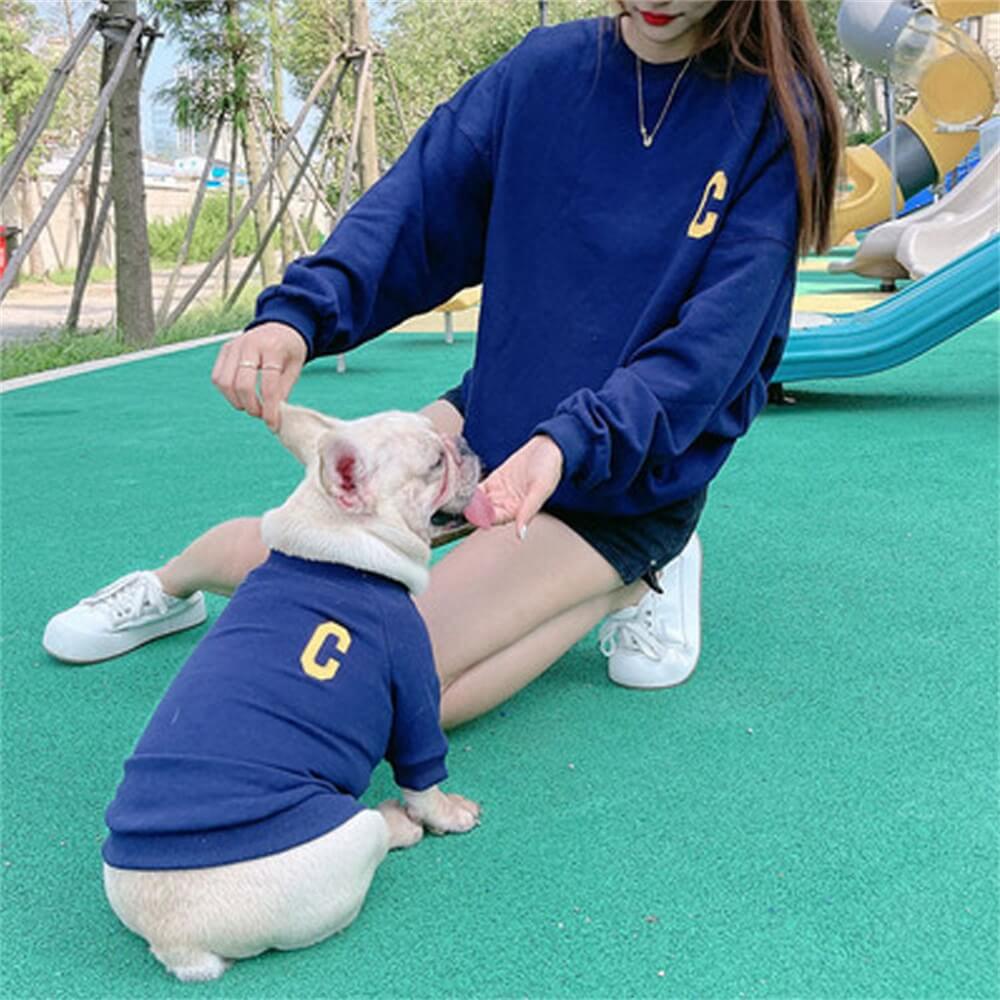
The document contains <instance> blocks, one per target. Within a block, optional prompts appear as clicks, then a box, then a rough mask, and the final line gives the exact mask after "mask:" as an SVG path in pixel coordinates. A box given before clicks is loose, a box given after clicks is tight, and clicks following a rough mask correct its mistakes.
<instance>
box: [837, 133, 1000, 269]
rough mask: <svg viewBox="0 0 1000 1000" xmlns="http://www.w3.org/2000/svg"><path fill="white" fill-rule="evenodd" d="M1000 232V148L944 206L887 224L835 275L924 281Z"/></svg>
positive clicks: (839, 263)
mask: <svg viewBox="0 0 1000 1000" xmlns="http://www.w3.org/2000/svg"><path fill="white" fill-rule="evenodd" d="M998 231H1000V146H997V147H996V148H995V149H993V150H992V151H991V152H990V153H989V154H988V155H987V156H986V157H984V158H983V159H982V160H981V161H980V162H979V164H978V165H977V166H976V167H975V168H974V169H973V170H972V171H971V172H970V173H969V175H968V176H967V177H966V178H965V179H964V180H963V181H962V182H961V183H960V184H959V185H958V186H957V187H956V188H954V189H953V190H952V191H950V192H949V193H948V194H946V195H945V196H944V197H943V198H942V199H941V200H940V201H937V202H935V203H934V204H933V205H928V206H927V207H926V208H922V209H920V210H919V211H917V212H912V213H910V214H909V215H907V216H904V217H903V218H901V219H894V220H893V221H892V222H884V223H882V225H880V226H878V227H877V228H875V229H873V230H872V231H871V232H870V233H868V235H867V236H866V237H865V239H864V242H863V243H862V244H861V247H860V248H859V249H858V251H857V253H855V255H854V256H853V257H852V258H851V259H850V260H843V261H833V262H832V263H831V264H830V270H831V271H833V272H836V273H844V272H848V271H850V272H853V273H854V274H860V275H864V276H865V277H868V278H882V279H890V278H923V277H926V276H927V275H928V274H930V273H931V271H936V270H937V269H938V268H940V267H944V265H945V264H947V263H948V262H949V261H952V260H954V259H955V258H956V257H960V256H961V255H962V254H963V253H966V252H967V251H969V250H971V249H972V248H973V247H974V246H977V245H978V244H980V243H982V242H983V241H984V240H987V239H989V237H990V236H993V235H994V234H995V233H997V232H998Z"/></svg>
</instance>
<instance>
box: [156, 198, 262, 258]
mask: <svg viewBox="0 0 1000 1000" xmlns="http://www.w3.org/2000/svg"><path fill="white" fill-rule="evenodd" d="M226 202H227V197H226V195H224V194H210V195H207V196H206V198H205V202H204V204H203V205H202V206H201V213H200V214H199V215H198V222H197V224H196V225H195V227H194V238H193V239H192V240H191V247H190V250H189V251H188V258H187V259H188V260H189V261H193V262H199V261H206V260H209V259H210V258H211V256H212V254H214V253H215V251H216V250H217V249H218V247H219V244H220V243H221V242H222V238H223V236H225V235H226V229H227V228H228V227H227V226H226ZM242 203H243V199H241V198H237V199H236V211H237V212H239V210H240V205H241V204H242ZM187 226H188V216H186V215H179V216H177V217H176V218H174V219H171V220H170V221H169V222H162V221H153V222H150V224H149V250H150V253H151V254H152V256H153V259H154V260H156V261H158V262H164V263H171V264H172V263H173V262H174V261H176V260H177V255H178V254H179V253H180V252H181V244H182V243H183V242H184V233H185V232H186V231H187ZM256 248H257V235H256V233H255V232H254V226H253V218H252V217H249V216H248V217H247V219H246V221H245V222H244V223H243V225H242V226H240V229H239V232H238V233H237V234H236V239H235V240H234V242H233V253H234V254H235V256H237V257H246V256H249V255H250V254H252V253H253V252H254V250H255V249H256Z"/></svg>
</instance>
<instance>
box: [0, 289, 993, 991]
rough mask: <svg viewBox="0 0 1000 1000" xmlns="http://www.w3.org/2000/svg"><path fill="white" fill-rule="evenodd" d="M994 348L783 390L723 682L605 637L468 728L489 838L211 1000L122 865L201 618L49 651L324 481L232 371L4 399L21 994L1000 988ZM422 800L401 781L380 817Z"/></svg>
mask: <svg viewBox="0 0 1000 1000" xmlns="http://www.w3.org/2000/svg"><path fill="white" fill-rule="evenodd" d="M841 280H842V281H843V280H847V281H850V280H854V279H841ZM803 285H804V286H809V287H804V289H803V290H808V291H812V290H816V291H818V290H820V286H823V287H827V286H828V285H829V279H827V278H825V277H824V276H819V280H818V281H817V280H816V279H814V278H813V277H812V276H806V277H805V278H804V279H803ZM997 333H998V324H997V317H996V316H994V317H992V318H991V319H989V320H987V321H984V322H982V323H979V324H978V325H977V326H975V327H973V328H971V329H969V330H967V331H965V332H964V333H962V334H960V335H958V336H957V337H954V338H952V339H951V340H950V341H948V342H947V343H945V344H943V345H942V346H941V347H939V348H937V349H936V350H934V351H933V352H931V353H930V354H928V355H925V356H924V357H922V358H919V359H917V360H915V361H913V362H911V363H910V364H908V365H905V366H903V367H901V368H897V369H895V370H893V371H890V372H886V373H883V374H880V375H873V376H868V377H864V378H858V379H853V380H829V381H822V382H812V383H803V384H800V385H797V386H793V387H790V389H791V391H792V392H793V394H794V395H795V396H796V397H797V400H798V402H797V405H795V406H792V407H782V408H769V409H768V410H767V411H766V412H765V413H764V414H763V415H762V416H761V418H760V419H759V421H758V423H757V424H756V426H755V428H754V430H753V431H752V432H751V434H750V436H749V437H748V438H747V439H746V440H745V441H744V442H742V443H741V444H740V445H739V446H738V447H737V449H736V452H735V453H734V456H733V458H732V460H731V462H730V463H729V465H728V466H727V467H726V469H725V470H724V472H723V473H722V475H721V476H720V478H719V479H718V480H717V482H716V484H715V486H714V488H713V490H712V492H711V495H710V499H709V504H708V507H707V510H706V513H705V516H704V520H703V524H702V529H701V531H702V538H703V541H704V545H705V559H706V562H705V580H704V594H703V614H704V643H703V653H702V659H701V663H700V665H699V667H698V670H697V672H696V674H695V675H694V677H693V679H692V680H691V681H690V682H689V683H688V684H686V685H684V686H682V687H680V688H678V689H675V690H672V691H664V692H634V691H628V690H624V689H619V688H616V687H614V686H612V685H611V684H609V682H608V681H607V679H606V675H605V668H604V662H603V658H602V657H601V656H600V654H599V653H598V652H597V649H596V643H595V638H594V636H593V635H591V636H589V637H587V639H585V640H584V641H582V642H580V643H579V644H578V645H577V646H576V647H575V648H574V649H573V650H572V651H571V652H570V653H569V654H567V655H566V656H565V657H564V658H563V659H562V660H561V661H560V662H559V663H558V664H557V665H556V666H555V667H554V668H553V669H552V670H551V671H549V672H548V673H547V674H546V675H545V676H544V677H543V678H542V679H541V680H539V681H538V682H537V683H536V684H534V685H533V686H532V687H530V688H529V689H528V690H526V691H525V692H523V693H522V694H521V695H519V696H518V697H516V698H515V699H513V700H512V701H511V702H509V703H508V704H507V705H505V706H504V707H503V708H501V709H498V710H496V711H494V712H493V713H492V714H490V715H488V716H487V717H485V718H483V719H481V720H478V721H476V722H474V723H471V724H469V725H466V726H464V727H462V728H460V729H458V730H456V731H454V732H453V733H452V734H451V755H450V760H449V766H450V770H451V774H452V777H451V781H450V787H451V788H452V789H454V790H456V791H461V792H462V793H464V794H466V795H469V796H472V797H474V798H477V799H479V800H480V801H481V802H482V803H483V807H484V817H483V823H482V826H481V827H480V828H479V829H478V830H476V831H474V832H473V833H471V834H469V835H467V836H464V837H454V838H445V839H428V840H425V841H424V842H423V843H422V844H420V845H418V846H417V847H416V848H415V849H413V850H410V851H405V852H400V853H396V854H393V855H391V856H390V857H389V858H388V859H387V860H386V862H385V864H384V865H383V866H382V868H381V869H380V870H379V872H378V873H377V875H376V878H375V882H374V884H373V887H372V890H371V893H370V895H369V898H368V902H367V904H366V906H365V908H364V910H363V911H362V913H361V916H360V917H359V919H358V920H357V921H356V923H355V924H354V925H353V926H352V927H350V928H349V929H348V930H347V931H346V932H345V933H344V934H342V935H340V936H338V937H336V938H333V939H330V940H328V941H326V942H324V943H323V944H321V945H318V946H316V947H314V948H310V949H307V950H305V951H301V952H294V953H271V954H268V955H266V956H263V957H261V958H259V959H256V960H253V961H247V962H241V963H238V964H237V965H236V966H235V967H234V968H233V969H232V970H231V971H230V972H229V973H228V974H227V975H226V976H225V977H224V978H223V979H222V980H221V981H219V982H218V983H214V984H207V985H201V986H184V985H182V984H180V983H177V982H175V981H173V980H172V979H171V978H169V977H168V976H167V975H166V974H165V973H164V972H163V970H162V969H161V967H160V966H159V965H158V963H156V962H155V961H154V960H153V959H152V957H151V956H150V955H149V954H148V953H147V951H146V948H145V945H144V944H143V942H142V941H140V940H139V939H138V938H136V937H133V936H132V935H131V934H130V933H129V932H127V931H126V930H125V929H124V928H123V927H121V926H120V925H119V924H118V923H117V921H116V920H115V918H114V917H113V915H112V913H111V912H110V910H109V909H108V907H107V905H106V903H105V901H104V896H103V891H102V887H101V877H100V858H99V846H100V842H101V840H102V837H103V832H104V827H103V821H102V814H103V810H104V807H105V806H106V804H107V802H108V801H109V798H110V796H111V795H112V793H113V791H114V788H115V785H116V783H117V781H118V778H119V775H120V769H121V765H122V761H123V760H124V759H125V757H126V756H127V754H128V753H129V751H130V749H131V746H132V744H133V742H134V740H135V739H136V737H137V736H138V734H139V733H140V731H141V729H142V727H143V724H144V722H145V720H146V718H147V717H148V715H149V713H150V712H151V711H152V709H153V707H154V705H155V704H156V701H157V699H158V698H159V696H160V695H161V694H162V692H163V691H164V689H165V688H166V687H167V685H168V684H169V683H170V680H171V678H172V677H173V675H174V672H175V670H176V669H177V667H178V665H179V663H180V662H181V661H182V660H183V659H184V657H185V656H186V655H187V654H188V653H189V652H190V650H191V649H192V647H193V646H194V644H195V643H196V642H197V640H198V637H199V635H201V634H203V632H204V628H201V629H196V630H194V631H193V632H189V633H185V634H183V635H180V636H174V637H171V638H169V639H167V640H164V641H162V642H159V643H154V644H152V645H150V646H147V647H144V648H143V649H141V650H139V651H137V652H136V653H134V654H133V655H131V656H128V657H125V658H123V659H120V660H117V661H112V662H109V663H106V664H103V665H97V666H91V667H83V668H72V667H66V666H62V665H60V664H58V663H56V662H54V661H52V660H50V659H49V658H48V657H47V656H46V655H45V654H44V653H43V651H42V649H41V647H40V645H39V640H40V637H41V634H42V630H43V627H44V625H45V622H46V620H47V619H48V617H49V616H50V615H51V614H52V613H54V612H55V611H57V610H59V609H61V608H63V607H66V606H67V605H68V604H70V603H72V602H74V601H75V600H77V599H79V598H80V597H82V596H84V595H85V594H88V593H90V592H92V591H93V590H94V589H96V588H97V587H99V586H101V585H103V584H105V583H107V582H108V581H110V580H111V579H113V578H114V577H116V576H118V575H120V574H122V573H124V572H126V571H128V570H130V569H134V568H139V567H149V566H153V565H156V564H158V563H159V562H161V561H162V560H164V559H165V558H166V557H167V556H168V555H170V554H172V553H174V552H175V551H176V550H177V549H178V548H180V547H181V546H182V545H183V544H185V543H186V542H188V541H189V540H190V539H191V538H192V537H194V536H195V535H196V534H197V533H199V532H200V531H202V530H203V529H205V528H207V527H209V526H211V525H212V524H214V523H216V522H218V521H220V520H222V519H225V518H228V517H233V516H236V515H242V514H256V513H259V512H261V511H262V510H264V509H266V508H267V507H269V506H272V505H274V504H276V503H278V502H280V501H281V500H282V499H283V498H284V497H285V496H286V494H287V493H288V492H289V490H290V489H291V488H292V486H293V485H294V484H295V483H296V482H297V480H298V472H297V468H296V466H295V463H294V461H293V460H292V459H291V458H290V457H289V456H288V455H286V454H285V452H284V451H283V450H282V449H281V447H280V446H279V445H278V444H277V442H275V441H274V440H272V439H271V437H270V435H269V434H268V433H267V431H266V429H265V428H264V427H263V425H261V424H259V423H257V422H256V421H253V420H250V419H248V418H246V417H245V416H243V415H241V414H238V413H236V412H234V411H232V410H230V409H229V408H228V406H227V405H226V403H225V402H224V401H223V400H222V398H221V397H220V396H219V395H218V394H217V393H216V392H215V391H214V389H213V388H212V386H211V384H210V382H209V371H210V369H211V365H212V361H213V359H214V356H215V350H216V349H215V348H214V347H207V346H206V347H199V348H196V349H193V350H189V351H185V352H182V353H178V354H173V355H168V356H163V357H157V358H152V359H148V360H143V361H140V362H136V363H132V364H126V365H122V366H119V367H114V368H109V369H106V370H102V371H97V372H93V373H90V374H84V375H78V376H74V377H71V378H66V379H64V380H61V381H56V382H52V383H49V384H44V385H40V386H36V387H29V388H24V389H19V390H17V391H13V392H10V393H6V394H4V395H3V396H2V397H0V416H2V556H3V558H2V632H0V635H2V643H0V654H2V675H0V677H2V687H0V695H2V720H0V721H2V730H0V731H2V740H3V742H2V821H3V829H2V835H0V874H2V885H3V927H2V958H0V970H2V971H0V996H2V997H3V998H4V1000H7V998H11V1000H21V998H39V1000H42V998H44V1000H53V998H61V997H74V998H95V1000H96V998H101V1000H108V998H115V1000H137V998H154V997H181V996H186V997H227V998H265V997H266V998H295V997H302V998H321V997H331V998H332V997H419V998H423V997H435V998H436V997H442V998H443V997H476V998H479V997H482V998H488V997H539V998H542V997H579V998H603V997H655V998H661V997H678V998H693V997H705V998H716V997H719V998H729V997H732V998H737V997H782V998H785V997H789V998H790V997H796V998H831V1000H832V998H838V1000H839V998H846V997H865V998H869V997H877V998H910V997H927V998H973V997H975V998H978V997H996V996H998V992H1000V990H998V983H1000V963H998V954H997V948H998V937H997V927H998V887H997V876H998V870H1000V855H998V839H997V830H998V819H1000V817H998V811H1000V806H998V803H1000V797H998V788H997V785H998V780H997V779H998V710H997V706H998V683H997V611H998V607H997V564H998V560H997V526H998V518H997V489H996V487H997V452H998V449H997V445H998V441H997V426H998V420H997V416H998V414H997V376H998V361H997V341H998V337H997ZM471 356H472V338H471V335H461V336H459V338H458V341H457V343H456V344H454V345H451V346H449V345H446V344H445V343H444V342H443V340H442V338H441V337H440V335H430V334H427V335H419V334H413V335H410V334H406V335H402V334H401V335H395V336H390V337H385V338H383V339H382V340H380V341H377V342H376V343H374V344H371V345H369V346H367V347H365V348H363V349H361V350H360V351H359V352H357V353H355V354H353V355H351V357H350V361H349V371H348V373H347V374H346V375H338V374H337V373H336V372H335V368H334V363H333V361H332V360H329V361H321V362H318V363H316V364H314V365H312V366H310V367H309V368H308V369H307V370H306V372H305V373H304V375H303V377H302V379H301V381H300V384H299V385H298V386H297V388H296V390H295V393H294V395H293V399H294V401H296V402H299V403H303V404H306V405H310V406H315V407H318V408H321V409H324V410H326V411H328V412H333V413H337V414H340V415H342V416H346V417H351V416H356V415H361V414H364V413H368V412H371V411H374V410H377V409H381V408H386V407H402V408H408V407H418V406H419V405H421V404H422V403H424V402H425V401H427V400H428V399H430V398H433V397H434V396H435V395H436V394H437V393H439V392H440V391H442V390H444V389H446V388H448V387H449V386H450V385H452V384H453V383H454V382H455V381H456V380H457V378H458V377H459V375H460V374H461V372H462V371H463V370H464V369H465V367H466V366H467V365H468V364H469V362H470V360H471ZM529 537H530V536H529ZM221 606H222V602H221V600H218V599H212V600H211V601H210V610H211V611H212V613H213V614H214V613H217V612H218V610H219V609H220V608H221ZM470 627H474V623H470ZM391 791H392V788H391V783H390V781H389V777H388V774H387V772H386V770H385V769H384V767H383V768H380V769H379V770H378V771H377V772H376V775H375V779H374V783H373V785H372V788H371V789H370V792H369V796H368V801H370V802H375V801H377V800H378V799H380V798H382V797H385V796H386V795H388V794H391Z"/></svg>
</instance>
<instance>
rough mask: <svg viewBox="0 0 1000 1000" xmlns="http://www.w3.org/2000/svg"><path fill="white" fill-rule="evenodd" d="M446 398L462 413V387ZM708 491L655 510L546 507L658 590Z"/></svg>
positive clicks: (628, 579)
mask: <svg viewBox="0 0 1000 1000" xmlns="http://www.w3.org/2000/svg"><path fill="white" fill-rule="evenodd" d="M441 398H442V399H444V400H446V401H447V402H449V403H451V405H452V406H454V407H455V409H456V410H458V412H459V413H462V397H461V393H460V392H459V390H458V389H457V388H455V389H452V390H450V391H449V392H446V393H445V394H444V395H443V396H442V397H441ZM463 416H464V414H463ZM707 497H708V487H707V486H706V487H703V488H702V489H701V490H699V491H698V492H697V493H695V494H694V495H693V496H690V497H687V498H686V499H684V500H678V501H676V502H674V503H672V504H670V505H669V506H667V507H661V508H660V509H659V510H655V511H653V512H652V513H651V514H636V515H632V516H628V517H626V516H623V515H618V514H587V513H583V512H581V511H570V510H561V509H559V508H548V507H546V508H544V510H545V513H546V514H550V515H551V516H552V517H555V518H558V519H559V520H560V521H562V522H563V524H565V525H566V526H567V527H568V528H571V529H572V530H573V531H575V532H576V534H578V535H579V536H580V537H581V538H582V539H583V540H584V541H585V542H586V543H587V544H588V545H590V547H591V548H592V549H595V550H596V551H597V552H598V553H600V555H602V556H603V557H604V558H605V559H606V560H607V561H608V562H609V563H610V564H611V566H612V567H613V568H614V570H615V571H616V572H617V573H618V575H619V576H620V577H621V580H622V583H623V584H624V585H625V586H628V584H630V583H634V582H635V581H636V580H638V579H639V578H640V577H641V578H642V579H644V580H645V581H646V583H648V584H649V585H650V586H651V587H652V588H653V589H654V590H659V589H660V588H659V586H658V584H657V582H656V573H657V572H658V571H659V570H661V569H662V568H663V567H664V566H666V565H667V563H668V562H670V561H671V560H672V559H674V558H676V557H677V556H679V555H680V554H681V551H682V550H683V548H684V546H685V545H687V543H688V540H689V539H690V538H691V536H692V535H693V534H694V529H695V527H696V526H697V524H698V518H699V517H700V516H701V512H702V510H703V508H704V506H705V500H706V499H707Z"/></svg>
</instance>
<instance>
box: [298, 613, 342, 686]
mask: <svg viewBox="0 0 1000 1000" xmlns="http://www.w3.org/2000/svg"><path fill="white" fill-rule="evenodd" d="M327 639H336V640H337V642H336V646H337V652H338V653H346V652H347V650H348V648H349V647H350V645H351V633H350V632H348V631H347V629H346V628H344V626H343V625H340V624H338V623H337V622H323V624H322V625H317V626H316V631H315V632H313V634H312V638H311V639H310V640H309V642H307V643H306V648H305V649H303V650H302V655H301V657H299V661H300V662H301V664H302V669H303V670H304V671H305V672H306V673H307V674H308V675H309V676H310V677H315V678H316V680H318V681H328V680H330V678H332V677H333V675H334V674H335V673H336V672H337V671H338V670H339V669H340V660H336V659H334V658H333V657H330V659H328V660H326V661H325V662H323V663H320V662H319V661H318V660H317V659H316V657H317V656H319V651H320V649H321V648H322V647H323V643H324V642H326V640H327Z"/></svg>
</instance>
